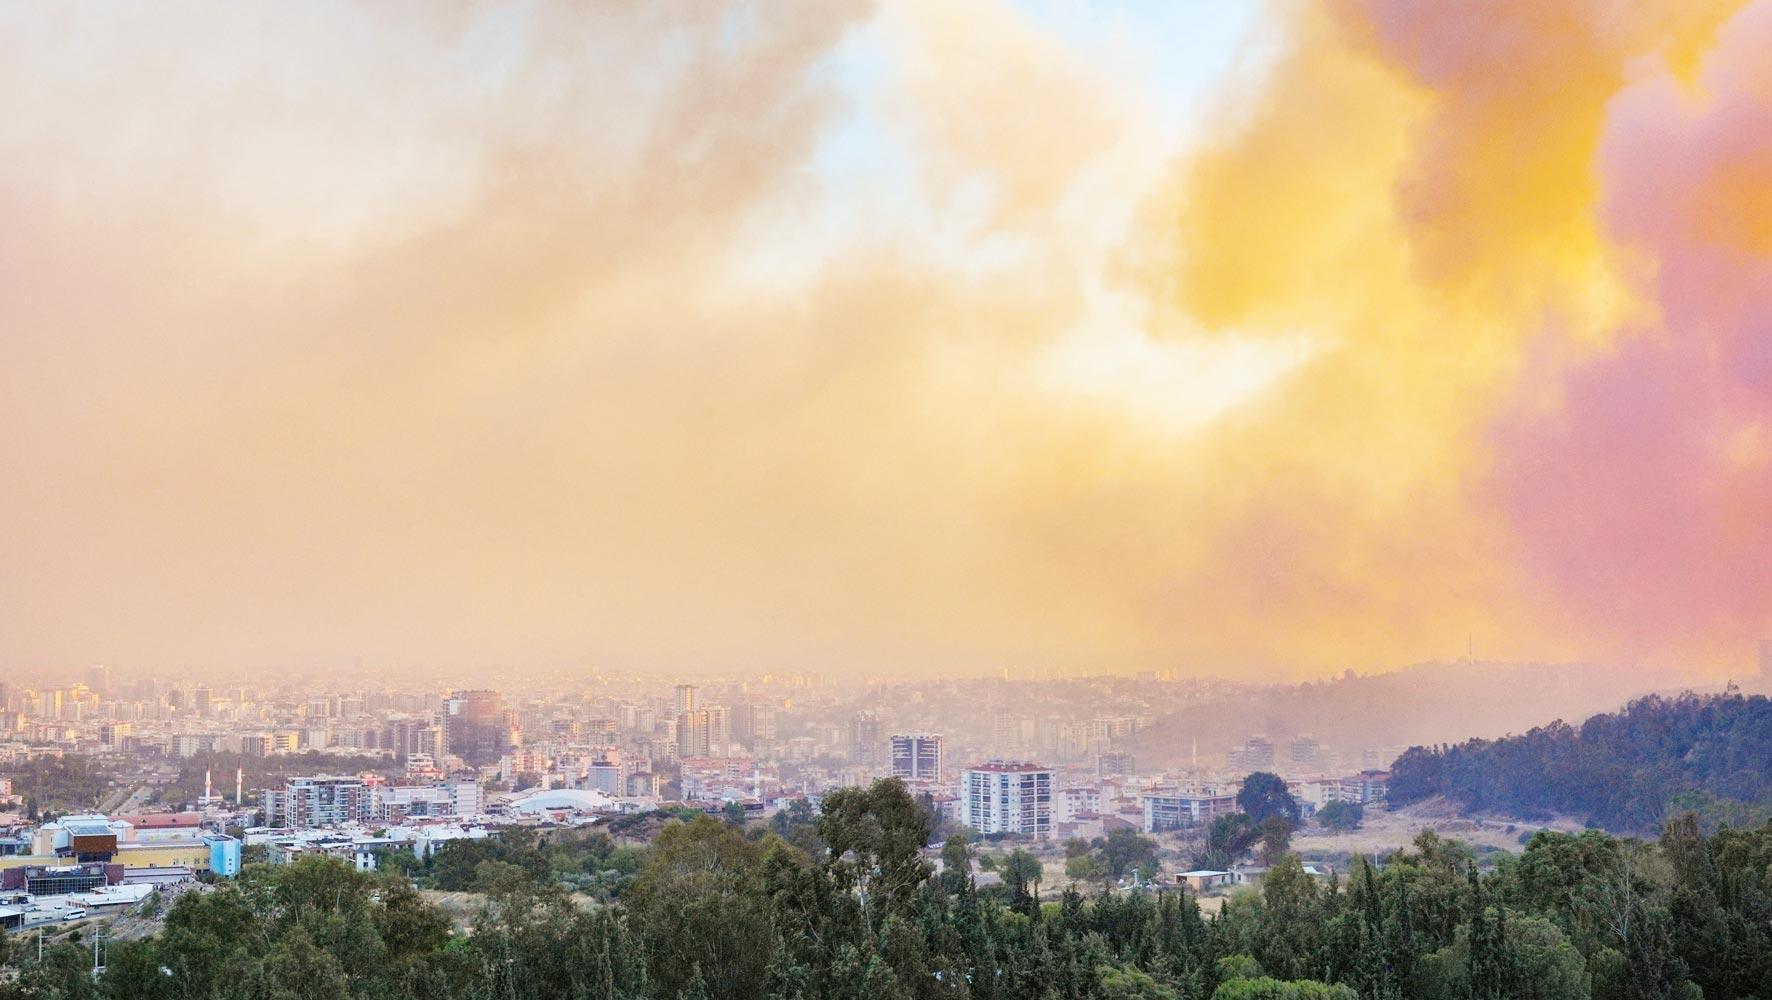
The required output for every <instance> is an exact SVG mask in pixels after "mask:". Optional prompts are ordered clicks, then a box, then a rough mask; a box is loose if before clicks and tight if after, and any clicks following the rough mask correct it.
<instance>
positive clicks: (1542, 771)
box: [1390, 689, 1772, 833]
mask: <svg viewBox="0 0 1772 1000" xmlns="http://www.w3.org/2000/svg"><path fill="white" fill-rule="evenodd" d="M1436 795H1443V796H1445V797H1447V798H1448V799H1450V800H1452V801H1455V802H1457V803H1459V804H1461V805H1462V806H1463V807H1464V808H1465V809H1467V810H1470V811H1473V812H1494V813H1503V814H1506V815H1510V816H1518V817H1521V818H1525V819H1536V818H1543V817H1547V816H1550V815H1553V814H1557V815H1567V816H1575V817H1578V818H1581V819H1583V820H1585V821H1586V822H1587V823H1588V825H1590V826H1597V827H1602V828H1605V829H1608V830H1612V831H1616V832H1633V833H1648V832H1652V831H1654V830H1655V829H1656V828H1657V827H1658V826H1659V824H1660V823H1661V821H1662V820H1663V819H1664V818H1665V817H1666V816H1668V815H1669V814H1672V813H1679V812H1682V811H1685V810H1687V809H1695V810H1697V811H1700V812H1702V813H1707V814H1709V815H1711V816H1713V817H1717V818H1722V819H1727V820H1731V821H1734V822H1737V823H1740V822H1753V821H1756V820H1758V819H1760V818H1763V816H1764V815H1765V813H1766V812H1767V808H1768V807H1769V806H1772V700H1769V699H1767V698H1766V697H1764V696H1761V695H1751V696H1750V695H1743V694H1741V693H1740V692H1739V691H1735V690H1733V689H1731V690H1729V691H1726V692H1725V693H1723V694H1718V695H1706V696H1701V695H1696V694H1692V693H1690V692H1688V693H1686V694H1683V695H1679V696H1677V697H1673V698H1668V697H1663V696H1659V695H1652V696H1649V697H1645V698H1639V699H1637V700H1636V701H1633V702H1631V703H1630V704H1629V705H1628V706H1626V707H1625V708H1624V710H1623V711H1619V712H1611V713H1603V714H1600V715H1595V716H1593V717H1591V718H1589V719H1588V720H1587V721H1586V722H1583V723H1582V724H1581V725H1580V726H1579V727H1576V726H1570V725H1568V724H1567V723H1564V722H1561V721H1559V722H1554V723H1551V724H1549V725H1546V726H1540V727H1538V728H1535V729H1532V730H1530V731H1528V732H1526V733H1524V734H1523V735H1519V736H1507V737H1504V738H1502V739H1497V740H1484V739H1474V740H1467V741H1465V742H1463V743H1459V744H1456V745H1451V746H1435V747H1415V748H1413V749H1411V750H1409V751H1408V752H1406V753H1405V754H1404V755H1403V756H1402V757H1401V758H1400V759H1399V760H1398V761H1397V762H1396V764H1395V765H1394V766H1393V767H1392V769H1391V784H1390V801H1391V804H1392V805H1408V804H1410V803H1414V802H1419V801H1421V800H1423V799H1427V798H1430V797H1432V796H1436Z"/></svg>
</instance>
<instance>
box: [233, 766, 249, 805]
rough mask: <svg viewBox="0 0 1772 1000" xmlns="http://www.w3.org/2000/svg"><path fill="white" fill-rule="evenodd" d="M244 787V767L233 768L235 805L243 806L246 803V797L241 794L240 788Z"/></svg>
mask: <svg viewBox="0 0 1772 1000" xmlns="http://www.w3.org/2000/svg"><path fill="white" fill-rule="evenodd" d="M245 787H246V769H245V768H243V767H236V768H234V804H235V805H237V806H243V805H245V804H246V797H245V796H244V795H242V794H241V791H242V789H244V788H245Z"/></svg>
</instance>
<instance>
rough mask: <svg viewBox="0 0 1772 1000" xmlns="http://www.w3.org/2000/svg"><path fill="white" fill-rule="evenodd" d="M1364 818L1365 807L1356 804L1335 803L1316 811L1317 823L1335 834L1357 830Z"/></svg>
mask: <svg viewBox="0 0 1772 1000" xmlns="http://www.w3.org/2000/svg"><path fill="white" fill-rule="evenodd" d="M1365 818H1366V807H1365V806H1362V805H1361V804H1360V803H1358V802H1344V801H1336V802H1331V803H1329V804H1327V805H1325V806H1324V807H1323V808H1321V809H1318V810H1317V816H1316V819H1317V822H1318V823H1321V824H1322V825H1323V827H1324V828H1325V829H1328V830H1333V831H1334V832H1336V833H1346V832H1348V831H1349V830H1358V829H1359V828H1360V823H1361V822H1363V821H1364V820H1365Z"/></svg>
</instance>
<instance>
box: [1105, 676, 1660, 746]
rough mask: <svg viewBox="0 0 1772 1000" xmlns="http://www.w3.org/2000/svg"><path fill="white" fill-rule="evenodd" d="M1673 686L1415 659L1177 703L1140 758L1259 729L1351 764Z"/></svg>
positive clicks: (1610, 705) (1143, 736) (1646, 679)
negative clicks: (1382, 752)
mask: <svg viewBox="0 0 1772 1000" xmlns="http://www.w3.org/2000/svg"><path fill="white" fill-rule="evenodd" d="M1674 683H1675V676H1674V674H1673V673H1672V672H1668V671H1650V670H1630V669H1623V668H1615V667H1605V666H1599V665H1596V664H1586V663H1572V664H1552V663H1497V662H1483V661H1478V662H1476V663H1470V662H1465V661H1460V662H1455V663H1429V664H1420V665H1417V666H1413V667H1409V668H1406V669H1403V670H1398V671H1394V672H1390V673H1381V674H1364V675H1361V674H1354V673H1353V672H1351V671H1350V672H1348V673H1347V674H1345V675H1343V676H1341V677H1337V678H1334V679H1330V680H1322V681H1315V682H1310V683H1304V684H1293V685H1286V686H1280V687H1270V688H1261V689H1257V690H1251V691H1248V692H1246V693H1244V694H1239V695H1235V696H1229V697H1220V698H1213V699H1210V700H1206V701H1201V702H1196V703H1194V704H1190V705H1186V706H1181V707H1179V708H1178V709H1177V710H1176V711H1174V712H1172V713H1170V714H1168V715H1164V716H1161V717H1159V718H1158V719H1157V721H1156V724H1155V725H1153V726H1152V727H1150V728H1148V729H1146V730H1145V731H1143V732H1141V733H1139V734H1138V737H1137V742H1136V745H1135V746H1134V748H1133V749H1134V750H1135V752H1136V753H1137V755H1138V759H1139V761H1140V762H1141V763H1143V762H1146V761H1149V762H1150V763H1151V764H1152V765H1153V766H1163V765H1175V764H1182V763H1185V762H1186V761H1187V759H1188V756H1189V754H1190V752H1191V750H1192V747H1193V743H1194V740H1196V739H1197V740H1198V741H1199V748H1200V755H1201V757H1202V758H1203V759H1205V758H1207V757H1208V755H1210V754H1219V753H1222V752H1223V751H1224V749H1225V748H1226V747H1227V746H1231V745H1233V744H1237V743H1241V742H1242V741H1243V738H1244V737H1246V736H1248V735H1249V734H1251V733H1262V734H1265V735H1266V736H1268V737H1269V738H1270V739H1272V740H1274V741H1275V742H1276V743H1280V742H1281V741H1284V740H1288V739H1290V738H1292V737H1293V736H1296V735H1298V734H1301V733H1310V734H1312V735H1314V736H1316V737H1317V738H1318V739H1319V740H1321V741H1322V744H1323V745H1324V746H1325V747H1328V748H1331V749H1333V750H1335V751H1336V752H1338V753H1341V754H1343V755H1344V756H1345V757H1346V758H1348V759H1351V760H1353V761H1356V762H1357V761H1358V760H1359V753H1360V751H1361V750H1364V749H1366V748H1369V747H1385V746H1404V747H1407V746H1415V745H1418V744H1423V745H1425V744H1432V743H1441V742H1447V741H1458V740H1465V739H1470V738H1473V737H1497V736H1502V735H1504V734H1506V733H1514V732H1521V731H1523V730H1524V729H1526V728H1527V727H1529V726H1534V725H1538V724H1540V723H1542V722H1543V721H1544V720H1546V719H1554V718H1585V717H1587V716H1588V715H1589V714H1591V713H1594V712H1603V711H1607V710H1610V709H1615V708H1617V707H1618V706H1620V705H1622V704H1624V703H1625V701H1626V700H1627V699H1629V698H1632V697H1635V696H1637V695H1643V694H1648V693H1651V692H1653V691H1657V690H1662V689H1666V688H1668V687H1670V686H1672V685H1673V684H1674Z"/></svg>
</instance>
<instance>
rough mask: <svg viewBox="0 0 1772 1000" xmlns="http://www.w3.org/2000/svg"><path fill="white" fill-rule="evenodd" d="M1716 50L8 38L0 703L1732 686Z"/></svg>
mask: <svg viewBox="0 0 1772 1000" xmlns="http://www.w3.org/2000/svg"><path fill="white" fill-rule="evenodd" d="M1738 8H1739V9H1738ZM1429 9H1432V10H1433V11H1435V16H1432V17H1429V16H1426V14H1425V12H1426V11H1427V10H1429ZM1767 9H1768V8H1767V5H1766V4H1765V3H1755V4H1751V5H1745V6H1744V5H1742V4H1739V3H1709V4H1695V3H1672V2H1669V3H1664V4H1626V5H1620V4H1614V3H1606V2H1599V0H1594V2H1585V0H1556V2H1543V0H1533V2H1527V0H1507V2H1485V3H1475V2H1473V3H1469V4H1451V5H1444V4H1442V5H1434V6H1433V7H1432V8H1428V7H1426V6H1424V5H1420V4H1413V3H1402V2H1396V3H1392V2H1387V0H1323V2H1320V3H1296V4H1293V3H1287V4H1281V5H1277V6H1276V7H1275V9H1274V10H1273V11H1272V17H1271V18H1270V19H1269V22H1268V27H1267V29H1266V30H1267V32H1268V34H1269V35H1271V36H1272V37H1271V38H1266V39H1265V40H1266V41H1268V42H1271V43H1272V44H1273V47H1274V49H1275V52H1274V54H1273V57H1272V60H1271V63H1269V64H1266V65H1265V66H1261V67H1256V68H1254V69H1248V68H1246V69H1245V71H1244V72H1242V73H1241V74H1239V75H1237V76H1235V77H1234V78H1233V79H1232V80H1231V81H1230V82H1229V83H1227V85H1226V87H1225V89H1224V91H1223V92H1222V93H1221V95H1220V96H1219V98H1218V106H1217V109H1216V110H1215V111H1214V112H1213V114H1212V115H1210V116H1207V117H1204V118H1203V119H1202V120H1201V123H1200V124H1199V125H1198V127H1196V128H1193V129H1191V130H1190V134H1191V135H1192V137H1193V138H1192V140H1191V145H1190V146H1189V148H1187V149H1185V150H1183V151H1181V153H1180V155H1179V156H1176V155H1174V154H1175V151H1174V150H1173V149H1172V148H1171V147H1170V146H1169V145H1168V144H1167V142H1166V140H1165V139H1164V138H1163V136H1162V135H1161V134H1160V130H1158V129H1156V128H1155V127H1154V126H1153V125H1152V124H1151V119H1152V118H1153V115H1152V110H1153V107H1155V106H1156V105H1157V103H1158V102H1159V101H1160V100H1161V95H1160V92H1159V91H1158V90H1156V89H1154V87H1153V84H1152V82H1151V81H1150V80H1149V79H1146V78H1144V77H1142V76H1140V75H1139V74H1138V72H1136V71H1135V70H1134V69H1131V68H1129V67H1131V66H1133V65H1134V61H1124V62H1122V61H1119V60H1116V59H1114V58H1112V57H1111V56H1110V57H1108V58H1092V57H1091V54H1089V53H1085V52H1082V51H1080V50H1079V49H1078V48H1077V47H1076V46H1075V45H1072V44H1069V43H1067V41H1066V40H1065V39H1063V38H1060V37H1058V36H1057V35H1056V34H1055V33H1053V32H1052V31H1051V30H1050V28H1049V27H1047V26H1045V25H1044V24H1043V23H1042V22H1040V21H1038V20H1035V19H1031V18H1029V17H1028V16H1027V15H1026V14H1025V13H1024V12H1022V11H1021V10H1020V9H1018V8H1017V7H1015V6H1013V5H1011V4H1008V3H1006V2H997V0H977V2H969V3H889V4H882V5H880V6H879V7H878V8H874V7H869V6H866V5H863V4H859V3H857V4H845V3H821V4H816V5H769V4H747V3H739V4H731V5H725V4H717V3H691V2H685V3H678V4H645V5H626V4H579V3H561V4H548V3H542V4H534V5H512V6H505V5H478V4H460V5H451V6H442V5H432V4H417V5H398V4H396V5H384V4H362V5H359V4H347V3H336V4H329V3H316V4H304V5H299V6H294V7H291V6H288V5H284V6H275V5H263V6H261V5H250V4H237V5H230V6H228V7H225V8H215V7H213V6H202V5H192V6H176V5H175V6H159V7H156V8H155V9H153V10H152V11H148V10H139V11H130V10H126V9H100V8H94V7H58V6H55V5H18V6H12V7H0V39H3V41H0V92H4V93H6V94H7V95H8V98H7V110H8V114H7V115H5V116H3V118H0V349H3V350H4V355H5V358H4V360H5V366H4V370H0V426H4V428H5V429H6V430H5V433H3V434H0V474H3V475H4V477H5V483H6V486H5V488H4V489H3V490H0V551H4V552H5V554H6V557H5V560H4V564H3V565H0V606H4V607H5V608H6V609H7V610H6V618H7V627H6V628H5V629H4V630H0V667H13V666H16V667H18V668H35V667H46V668H48V667H62V666H71V665H77V664H81V663H85V662H90V661H96V660H110V661H115V662H118V663H120V664H122V665H124V666H126V667H128V666H140V667H144V668H153V669H161V670H167V669H184V668H189V669H193V670H203V671H218V670H224V669H230V668H235V667H251V668H263V667H277V666H285V665H297V666H312V667H329V666H335V665H339V664H344V663H348V662H350V661H352V660H356V659H362V660H364V661H367V662H371V663H377V664H382V663H386V664H397V665H407V666H412V667H449V668H462V669H465V668H471V667H474V666H476V665H479V664H508V665H514V666H528V665H552V664H587V665H602V666H614V667H622V666H632V667H640V668H652V669H659V670H669V669H686V668H703V667H712V668H727V667H731V668H752V669H783V670H800V669H810V670H823V671H833V672H837V671H848V672H884V671H909V672H933V671H938V670H943V671H953V670H994V669H997V668H1000V667H1007V668H1011V669H1016V670H1025V669H1033V668H1040V667H1054V668H1065V669H1085V668H1087V669H1102V668H1124V667H1133V666H1137V667H1150V666H1174V667H1179V668H1181V669H1184V670H1197V671H1216V672H1239V671H1240V672H1247V673H1260V674H1267V675H1271V674H1276V673H1310V672H1316V671H1322V670H1329V669H1340V668H1342V667H1345V666H1356V667H1360V668H1362V669H1364V668H1370V667H1376V666H1388V665H1394V664H1396V663H1399V662H1406V661H1410V660H1417V659H1424V658H1431V657H1437V656H1447V655H1453V654H1456V653H1459V652H1462V650H1463V648H1464V646H1465V643H1466V641H1467V637H1473V636H1474V637H1475V640H1476V642H1477V644H1478V646H1479V652H1482V653H1486V654H1489V655H1495V656H1513V657H1521V658H1526V657H1545V658H1556V657H1593V658H1606V657H1621V658H1657V659H1662V660H1672V661H1675V662H1678V663H1680V664H1683V665H1686V666H1688V667H1690V668H1691V669H1693V670H1694V671H1695V672H1699V671H1702V672H1713V671H1720V670H1725V669H1727V668H1728V667H1730V666H1731V665H1733V661H1731V660H1730V659H1729V657H1737V658H1739V656H1740V653H1739V652H1738V651H1739V650H1741V649H1743V648H1744V644H1745V642H1746V641H1747V640H1748V639H1750V638H1752V637H1753V636H1754V635H1755V634H1756V633H1757V632H1758V631H1760V630H1763V629H1764V628H1766V627H1767V623H1768V617H1769V616H1772V582H1769V581H1768V579H1767V573H1766V571H1765V569H1764V567H1766V566H1768V565H1772V558H1769V556H1772V542H1769V538H1768V528H1767V518H1766V517H1765V514H1764V511H1765V510H1766V509H1768V503H1767V501H1769V500H1772V481H1769V478H1768V475H1769V474H1768V471H1767V470H1768V468H1769V462H1768V455H1772V444H1769V443H1768V442H1772V430H1769V429H1768V424H1767V422H1768V420H1769V419H1772V413H1768V403H1767V400H1768V398H1772V387H1769V386H1768V382H1767V378H1768V372H1769V371H1772V360H1769V359H1772V348H1769V347H1768V344H1769V342H1772V340H1769V336H1768V332H1767V330H1768V322H1769V317H1772V295H1769V294H1768V288H1769V282H1772V278H1769V277H1768V270H1769V268H1772V263H1769V261H1772V236H1769V235H1768V234H1769V233H1772V204H1769V203H1768V202H1767V201H1766V200H1765V194H1764V192H1766V191H1767V190H1772V162H1769V158H1772V153H1769V152H1768V150H1772V126H1769V125H1768V113H1769V112H1768V108H1769V107H1772V95H1769V88H1768V85H1767V80H1766V76H1765V72H1764V68H1763V66H1762V65H1761V64H1762V63H1763V59H1758V58H1756V53H1758V52H1760V51H1763V47H1764V45H1765V44H1766V43H1767V42H1768V41H1772V37H1769V34H1772V31H1769V27H1772V26H1769V21H1772V15H1769V14H1768V13H1767ZM858 52H860V53H862V54H861V55H859V56H858ZM876 63H877V64H878V66H876V65H875V64H876ZM858 64H862V65H865V66H867V67H869V68H868V71H867V72H865V73H863V72H858V71H857V70H856V66H857V65H858ZM858 121H866V122H870V123H871V125H870V127H872V128H875V129H878V130H879V131H880V132H881V133H882V134H880V135H869V136H865V137H863V138H861V139H859V140H856V139H853V138H851V139H849V140H844V139H843V138H842V137H843V136H844V134H845V131H846V130H850V129H853V128H854V127H855V123H856V122H858ZM845 141H848V142H851V143H855V142H859V143H860V144H861V145H863V146H870V145H871V146H878V147H881V148H884V149H885V150H886V152H885V153H884V154H882V155H876V156H874V158H873V159H871V160H870V159H869V158H868V156H867V155H860V156H857V155H856V154H855V150H853V149H849V150H847V151H846V152H845V151H844V150H843V149H842V148H841V147H842V145H843V143H844V142H845ZM833 144H835V146H836V147H838V153H837V154H833V153H832V149H833ZM863 153H864V154H865V153H867V151H866V150H864V151H863ZM873 153H876V154H878V153H880V150H879V149H874V150H873ZM845 157H848V158H847V159H846V158H845ZM856 162H861V163H871V164H872V166H871V167H854V166H852V165H851V164H853V163H856ZM882 163H884V164H886V166H884V167H882V166H881V164H882Z"/></svg>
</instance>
